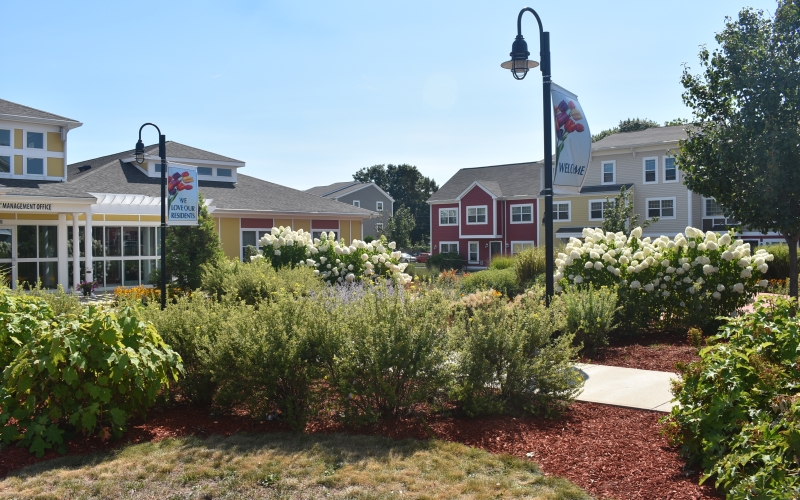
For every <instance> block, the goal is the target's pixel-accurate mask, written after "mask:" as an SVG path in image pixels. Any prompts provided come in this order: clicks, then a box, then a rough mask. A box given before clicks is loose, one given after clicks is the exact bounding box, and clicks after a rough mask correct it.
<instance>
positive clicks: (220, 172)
mask: <svg viewBox="0 0 800 500" xmlns="http://www.w3.org/2000/svg"><path fill="white" fill-rule="evenodd" d="M217 177H233V170H231V169H229V168H218V169H217Z"/></svg>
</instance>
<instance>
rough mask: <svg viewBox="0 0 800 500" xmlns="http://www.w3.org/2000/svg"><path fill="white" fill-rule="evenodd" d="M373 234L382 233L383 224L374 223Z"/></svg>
mask: <svg viewBox="0 0 800 500" xmlns="http://www.w3.org/2000/svg"><path fill="white" fill-rule="evenodd" d="M375 232H376V233H382V232H383V222H376V223H375Z"/></svg>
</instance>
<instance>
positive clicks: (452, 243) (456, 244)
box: [439, 241, 458, 253]
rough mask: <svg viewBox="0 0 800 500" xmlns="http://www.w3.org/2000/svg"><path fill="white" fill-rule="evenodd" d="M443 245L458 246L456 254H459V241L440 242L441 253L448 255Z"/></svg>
mask: <svg viewBox="0 0 800 500" xmlns="http://www.w3.org/2000/svg"><path fill="white" fill-rule="evenodd" d="M443 245H455V246H456V250H455V251H456V253H458V242H457V241H440V242H439V253H447V252H444V251H443V250H442V246H443Z"/></svg>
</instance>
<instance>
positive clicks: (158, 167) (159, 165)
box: [155, 163, 161, 174]
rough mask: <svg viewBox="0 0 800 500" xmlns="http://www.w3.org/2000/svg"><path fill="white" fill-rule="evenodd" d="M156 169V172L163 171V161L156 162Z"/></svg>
mask: <svg viewBox="0 0 800 500" xmlns="http://www.w3.org/2000/svg"><path fill="white" fill-rule="evenodd" d="M155 169H156V172H158V173H159V174H160V173H161V163H156V164H155Z"/></svg>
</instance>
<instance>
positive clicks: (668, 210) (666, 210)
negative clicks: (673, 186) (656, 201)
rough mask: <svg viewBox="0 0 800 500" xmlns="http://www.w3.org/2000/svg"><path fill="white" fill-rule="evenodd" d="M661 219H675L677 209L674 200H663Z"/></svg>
mask: <svg viewBox="0 0 800 500" xmlns="http://www.w3.org/2000/svg"><path fill="white" fill-rule="evenodd" d="M661 217H675V207H673V206H672V200H661Z"/></svg>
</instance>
